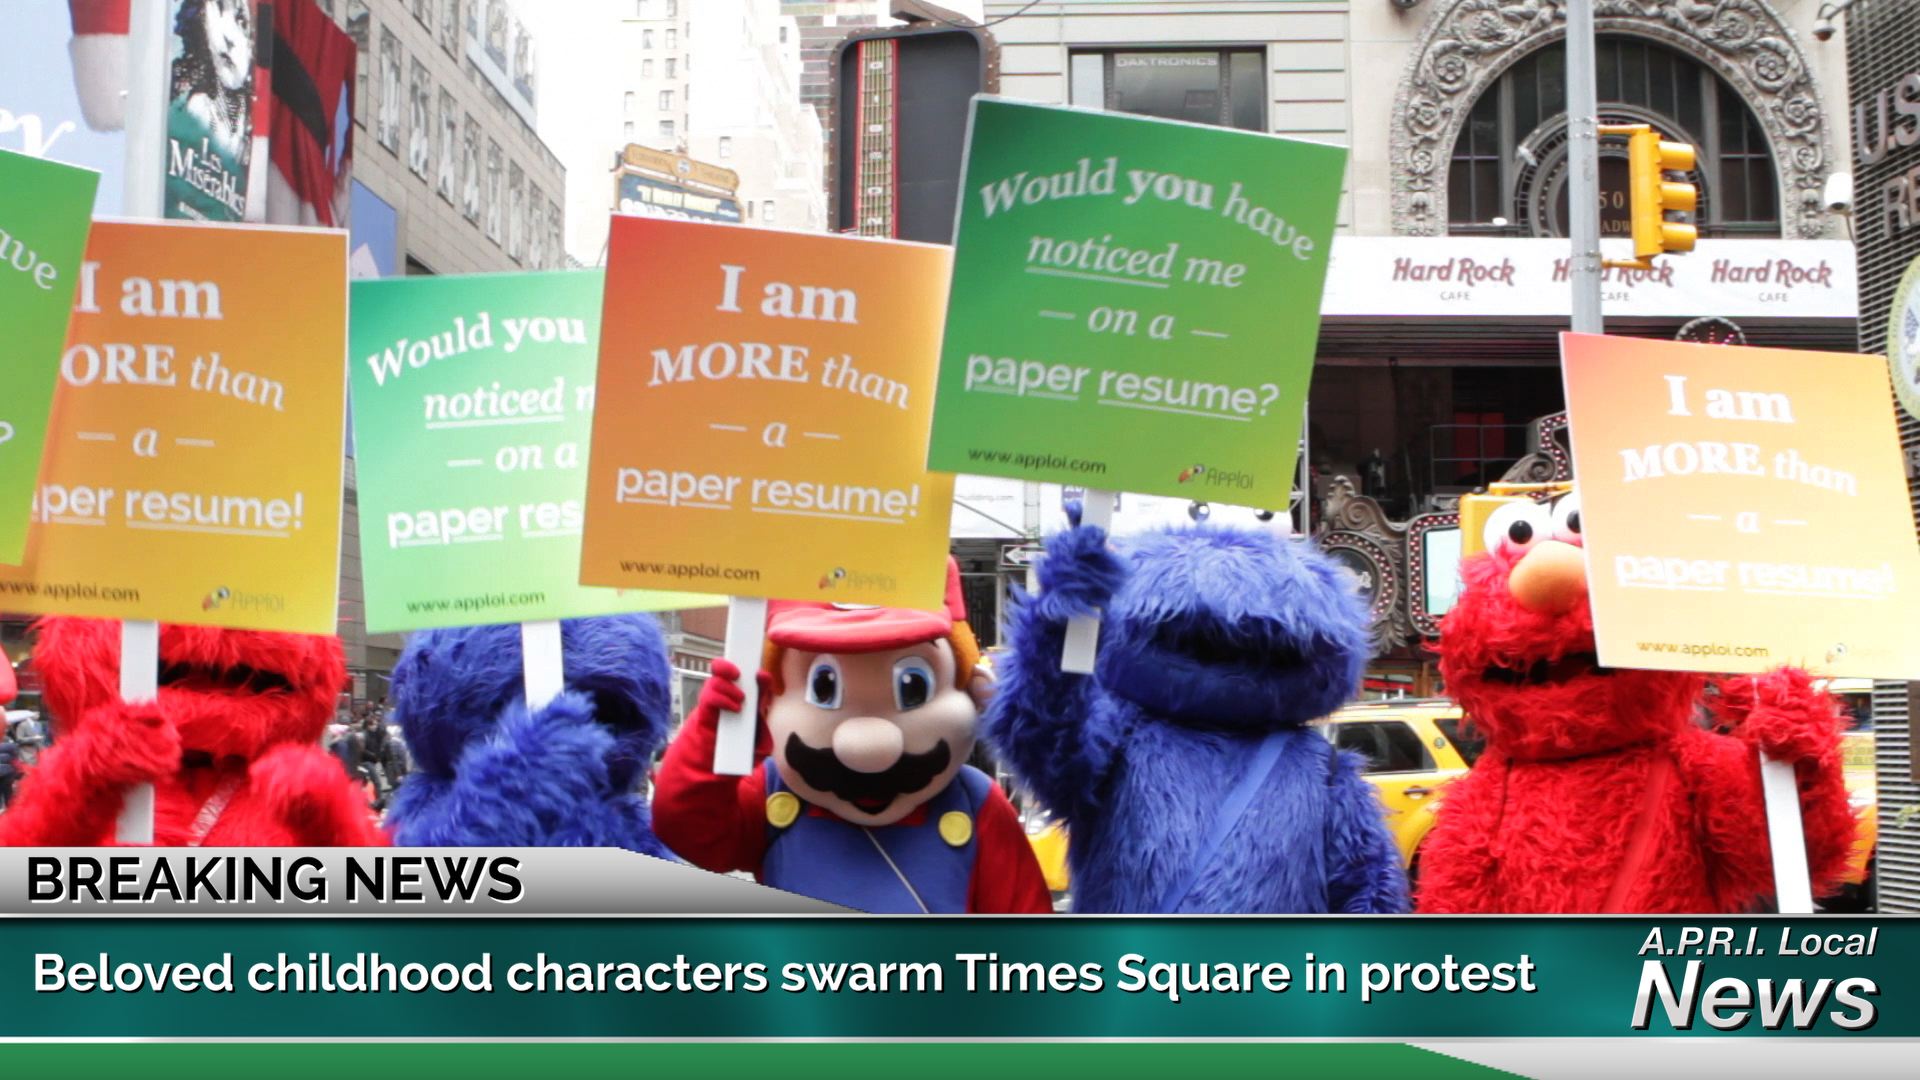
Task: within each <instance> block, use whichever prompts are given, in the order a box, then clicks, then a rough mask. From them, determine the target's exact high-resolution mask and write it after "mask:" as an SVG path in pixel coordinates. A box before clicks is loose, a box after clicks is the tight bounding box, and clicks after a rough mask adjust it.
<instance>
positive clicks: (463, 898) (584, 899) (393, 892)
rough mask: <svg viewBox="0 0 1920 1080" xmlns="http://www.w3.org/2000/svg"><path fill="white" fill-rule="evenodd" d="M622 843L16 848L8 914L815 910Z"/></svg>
mask: <svg viewBox="0 0 1920 1080" xmlns="http://www.w3.org/2000/svg"><path fill="white" fill-rule="evenodd" d="M843 911H844V909H842V908H839V907H835V906H834V905H831V904H824V903H821V902H820V901H818V900H813V899H810V898H808V897H804V896H798V895H796V894H794V893H789V892H782V891H780V890H778V889H769V888H766V887H765V886H762V885H759V884H756V883H754V882H752V881H747V880H743V879H741V878H736V877H730V876H728V875H725V874H714V873H710V872H708V871H705V870H701V869H699V868H697V867H692V866H686V865H683V864H680V863H673V862H668V861H666V860H664V859H656V858H653V857H651V856H647V855H640V854H637V853H635V852H631V851H623V850H620V849H617V848H13V849H5V850H0V916H17V915H46V916H75V915H80V916H86V915H119V916H126V915H192V916H235V915H283V916H284V915H307V916H327V917H335V916H363V917H387V918H391V917H393V916H410V915H431V916H435V917H446V916H461V915H468V916H496V917H497V916H514V915H525V916H549V915H819V914H833V913H839V912H843Z"/></svg>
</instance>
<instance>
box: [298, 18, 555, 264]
mask: <svg viewBox="0 0 1920 1080" xmlns="http://www.w3.org/2000/svg"><path fill="white" fill-rule="evenodd" d="M321 7H322V8H325V9H327V11H328V12H329V13H330V14H331V15H333V16H334V18H335V19H336V20H337V21H338V22H339V23H340V25H341V26H342V27H343V28H344V29H345V30H346V31H347V33H348V34H350V35H351V36H352V37H353V39H354V42H355V44H356V45H357V46H358V49H359V65H358V76H357V78H358V84H357V86H356V92H355V95H354V121H355V131H354V135H355V139H354V161H353V176H354V179H355V180H356V181H358V182H359V183H360V184H361V185H362V186H364V187H365V188H366V189H367V191H368V192H369V193H371V194H372V195H373V196H374V197H375V198H378V199H379V200H380V201H382V202H384V203H386V204H387V205H388V206H390V207H392V208H393V210H394V211H395V214H396V216H397V219H398V223H397V227H396V230H395V233H396V234H395V236H394V243H395V244H396V245H397V249H398V250H397V252H396V258H397V262H398V265H399V266H400V267H401V268H403V272H405V273H409V274H414V273H429V274H472V273H483V272H488V271H503V270H540V269H550V268H553V267H558V266H560V265H562V259H563V251H562V247H563V245H562V242H561V229H562V224H563V222H564V217H565V211H564V208H565V201H566V170H565V169H564V168H563V167H562V166H561V164H560V159H559V158H558V157H556V156H555V155H554V153H553V151H552V150H550V149H549V148H548V147H547V145H546V143H544V142H542V141H541V139H540V136H539V133H538V130H537V128H536V126H535V120H536V117H537V115H538V113H537V107H538V95H539V79H538V77H537V71H536V65H537V61H538V59H539V55H538V51H537V49H536V47H535V46H536V43H535V41H534V38H533V35H532V34H531V33H530V32H529V31H528V30H527V28H526V26H525V24H524V23H523V22H522V21H521V20H520V17H519V13H518V11H517V10H516V9H515V7H514V6H513V4H511V3H510V2H509V0H322V2H321Z"/></svg>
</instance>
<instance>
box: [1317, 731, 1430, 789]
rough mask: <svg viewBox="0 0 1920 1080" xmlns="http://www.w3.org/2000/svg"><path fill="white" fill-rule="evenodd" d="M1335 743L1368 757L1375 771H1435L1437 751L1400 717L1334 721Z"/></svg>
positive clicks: (1368, 766) (1370, 769) (1369, 771)
mask: <svg viewBox="0 0 1920 1080" xmlns="http://www.w3.org/2000/svg"><path fill="white" fill-rule="evenodd" d="M1333 745H1335V746H1337V747H1339V748H1340V749H1342V750H1351V751H1353V752H1354V753H1356V754H1359V755H1360V756H1361V757H1362V758H1364V759H1365V760H1366V764H1365V766H1364V767H1363V771H1365V772H1366V773H1367V774H1368V775H1372V774H1374V773H1397V772H1431V771H1433V767H1434V766H1433V755H1432V754H1430V753H1428V752H1427V746H1426V744H1425V743H1423V742H1421V741H1420V735H1419V733H1418V732H1416V731H1414V730H1413V727H1412V726H1411V725H1409V724H1407V723H1404V722H1403V721H1399V720H1361V721H1353V722H1347V723H1339V724H1334V725H1333Z"/></svg>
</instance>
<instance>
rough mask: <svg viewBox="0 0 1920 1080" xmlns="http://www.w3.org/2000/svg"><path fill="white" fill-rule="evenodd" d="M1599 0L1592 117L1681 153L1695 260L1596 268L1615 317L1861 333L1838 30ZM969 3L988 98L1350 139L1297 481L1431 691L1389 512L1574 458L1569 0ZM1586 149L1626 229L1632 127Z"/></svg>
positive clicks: (1657, 328)
mask: <svg viewBox="0 0 1920 1080" xmlns="http://www.w3.org/2000/svg"><path fill="white" fill-rule="evenodd" d="M1596 7H1597V11H1598V18H1597V31H1598V46H1599V47H1598V79H1597V83H1598V90H1599V98H1600V105H1601V113H1602V119H1603V121H1607V122H1645V123H1650V124H1652V125H1653V126H1655V127H1656V128H1658V129H1659V130H1660V131H1661V132H1662V133H1663V134H1664V135H1665V136H1666V137H1667V138H1669V139H1673V140H1676V141H1682V142H1689V143H1692V144H1694V145H1695V146H1697V147H1698V148H1699V166H1698V168H1697V169H1696V170H1695V171H1694V174H1693V175H1692V176H1691V177H1690V179H1691V180H1692V181H1693V182H1694V183H1695V184H1696V185H1697V186H1698V187H1699V188H1700V192H1701V199H1700V201H1701V207H1700V212H1699V214H1698V215H1697V220H1698V225H1699V229H1700V235H1701V237H1702V239H1701V241H1700V244H1699V248H1698V250H1697V251H1696V252H1695V253H1694V254H1693V255H1691V256H1687V257H1675V258H1669V259H1663V260H1662V261H1661V264H1660V266H1659V267H1658V268H1657V270H1656V271H1654V272H1652V273H1625V272H1618V271H1615V272H1610V277H1609V279H1608V282H1607V286H1606V306H1607V313H1608V317H1609V320H1608V329H1609V330H1610V331H1611V332H1615V333H1629V334H1641V335H1651V336H1660V337H1672V336H1675V335H1676V334H1677V333H1679V332H1681V331H1682V330H1683V328H1688V327H1689V324H1690V323H1693V321H1694V320H1696V319H1699V318H1703V317H1706V318H1713V319H1716V320H1730V321H1732V322H1733V323H1735V324H1737V327H1736V329H1737V330H1738V331H1739V332H1740V333H1742V334H1744V336H1745V337H1746V339H1747V340H1748V341H1750V342H1751V343H1753V344H1757V345H1781V346H1794V347H1801V348H1814V349H1836V350H1847V351H1851V350H1853V349H1854V348H1855V347H1856V344H1857V343H1856V340H1855V318H1854V316H1855V315H1856V313H1857V306H1856V297H1855V293H1854V258H1853V248H1852V245H1851V244H1850V243H1848V241H1847V237H1848V232H1847V222H1846V220H1845V219H1844V218H1843V217H1841V216H1837V215H1835V214H1832V213H1830V212H1829V211H1828V208H1827V205H1826V202H1825V200H1824V197H1823V192H1824V190H1825V188H1826V186H1827V184H1828V182H1829V180H1830V179H1831V178H1832V177H1833V176H1834V175H1835V174H1836V173H1845V172H1847V170H1848V169H1849V167H1850V166H1849V165H1848V163H1847V160H1846V153H1845V151H1846V147H1847V146H1848V130H1849V129H1848V108H1847V78H1846V70H1845V68H1846V65H1845V43H1844V40H1843V39H1842V38H1831V39H1830V40H1820V39H1819V38H1816V37H1815V35H1813V33H1812V30H1813V28H1814V26H1815V24H1816V22H1817V21H1818V14H1817V7H1818V5H1815V4H1812V3H1805V2H1794V0H1741V2H1740V3H1737V4H1719V5H1704V4H1687V3H1672V2H1662V0H1630V2H1629V0H1620V2H1601V3H1599V4H1597V5H1596ZM986 15H987V17H988V19H989V20H990V21H991V20H994V19H997V18H1005V21H1004V22H999V23H997V24H995V25H994V26H993V27H992V32H993V34H994V35H995V37H996V38H997V39H998V41H999V44H1000V46H1001V69H1000V85H1001V92H1002V93H1003V94H1005V95H1008V96H1011V97H1018V98H1026V99H1030V100H1036V101H1042V102H1048V103H1055V104H1071V105H1075V106H1080V107H1088V108H1097V109H1107V110H1117V111H1124V112H1132V113H1139V114H1145V115H1152V116H1159V117H1165V118H1171V119H1179V120H1186V121H1191V122H1196V123H1204V124H1220V125H1226V126H1232V127H1239V128H1246V129H1250V130H1257V131H1265V132H1271V133H1274V134H1279V135H1286V136H1292V137H1297V138H1302V139H1310V140H1317V141H1324V142H1331V143H1337V144H1340V145H1343V146H1345V147H1347V149H1348V151H1349V155H1350V156H1349V164H1348V170H1347V179H1346V186H1345V191H1344V193H1343V196H1342V199H1341V203H1340V211H1339V235H1338V236H1337V237H1336V240H1335V243H1334V248H1333V253H1332V261H1331V266H1330V269H1329V274H1328V282H1327V290H1326V295H1325V298H1324V300H1323V303H1322V312H1321V315H1322V325H1321V335H1320V343H1319V354H1318V363H1317V364H1316V367H1315V371H1314V375H1313V383H1312V387H1311V392H1310V395H1309V402H1310V404H1309V418H1308V425H1307V440H1306V441H1307V446H1308V448H1309V451H1308V460H1309V465H1310V474H1309V476H1308V477H1307V479H1306V481H1305V483H1304V484H1303V485H1302V486H1303V489H1305V490H1306V491H1307V492H1309V493H1310V494H1308V495H1307V496H1306V500H1307V501H1308V503H1309V504H1310V507H1311V509H1312V511H1313V513H1312V515H1311V516H1312V517H1313V519H1314V520H1315V521H1317V522H1318V525H1317V526H1316V531H1319V532H1321V533H1322V534H1323V542H1325V543H1328V546H1330V547H1332V548H1334V549H1335V553H1336V554H1337V555H1339V556H1341V557H1342V558H1343V559H1345V560H1346V561H1348V562H1349V564H1350V565H1352V566H1353V568H1354V569H1355V570H1356V571H1357V572H1359V573H1360V574H1361V576H1362V578H1363V580H1365V581H1366V582H1368V585H1369V588H1370V589H1371V590H1372V596H1373V598H1374V600H1375V604H1376V614H1377V616H1378V617H1379V618H1380V619H1381V620H1382V621H1383V624H1384V625H1383V628H1382V635H1381V644H1382V648H1383V650H1384V651H1385V653H1386V655H1387V659H1386V660H1384V661H1383V667H1384V668H1385V670H1386V671H1387V672H1388V673H1391V674H1393V675H1394V676H1395V677H1396V678H1398V679H1403V680H1405V682H1404V685H1407V686H1410V687H1424V686H1428V685H1430V679H1429V678H1428V677H1429V676H1430V675H1431V669H1430V667H1429V666H1427V665H1426V664H1424V663H1423V662H1422V661H1421V660H1420V659H1419V658H1418V657H1419V654H1418V653H1417V651H1416V649H1417V646H1418V643H1419V640H1420V639H1421V638H1422V637H1426V636H1430V634H1431V633H1432V626H1433V624H1432V619H1431V617H1430V613H1429V612H1427V611H1426V610H1424V608H1423V606H1422V605H1423V603H1424V601H1423V599H1422V596H1423V594H1424V591H1425V590H1424V585H1425V584H1426V582H1424V581H1423V580H1421V577H1422V576H1425V569H1426V563H1425V562H1424V561H1423V560H1422V559H1421V558H1419V557H1418V556H1416V557H1413V558H1409V557H1408V542H1409V534H1408V532H1407V526H1408V524H1409V523H1410V522H1413V521H1416V520H1418V519H1422V518H1423V517H1428V516H1430V515H1440V516H1442V517H1444V516H1445V515H1446V514H1447V513H1448V512H1449V511H1450V509H1451V507H1452V505H1453V503H1454V501H1455V500H1457V498H1458V496H1459V495H1460V494H1461V493H1463V492H1465V491H1469V490H1472V489H1473V488H1474V487H1476V486H1479V485H1481V484H1484V483H1486V482H1488V481H1490V480H1495V479H1499V478H1500V477H1501V476H1502V475H1505V474H1507V473H1508V472H1510V471H1512V470H1515V469H1536V470H1537V469H1548V470H1549V471H1550V470H1551V469H1553V468H1559V467H1564V458H1565V454H1564V445H1563V444H1562V442H1561V440H1562V439H1563V438H1564V436H1563V435H1562V434H1559V433H1560V432H1562V431H1563V428H1561V427H1558V426H1555V425H1553V424H1547V425H1545V426H1536V425H1535V424H1534V421H1536V420H1538V419H1540V418H1542V417H1549V416H1552V415H1553V414H1556V413H1558V412H1560V411H1561V410H1562V409H1563V407H1564V399H1563V396H1562V390H1561V385H1560V374H1559V368H1558V345H1557V339H1556V334H1557V332H1558V331H1559V330H1560V329H1563V328H1564V327H1565V326H1566V320H1567V318H1568V316H1569V313H1570V294H1569V290H1568V284H1567V277H1566V274H1567V265H1566V264H1567V257H1568V255H1569V254H1570V252H1569V250H1568V244H1567V241H1566V240H1565V239H1562V238H1563V237H1564V236H1565V235H1566V225H1567V222H1566V217H1567V211H1566V199H1567V127H1566V117H1565V66H1564V58H1565V18H1564V16H1565V10H1564V6H1563V4H1562V3H1560V2H1557V0H1540V2H1535V3H1516V4H1501V5H1493V4H1486V3H1482V2H1479V0H1401V2H1395V3H1384V2H1366V3H1349V2H1345V0H1166V2H1147V0H1083V2H1072V3H1057V2H1056V3H1041V4H1038V5H1035V6H1033V7H1031V8H1027V7H1026V5H1024V4H1022V3H1015V2H1011V0H996V2H992V3H988V4H987V5H986ZM1601 153H1602V161H1601V173H1602V176H1601V179H1602V187H1603V190H1604V191H1605V192H1606V195H1605V198H1604V199H1603V204H1604V205H1603V207H1602V224H1603V230H1604V232H1605V234H1606V235H1608V236H1615V237H1618V236H1623V235H1624V233H1625V230H1626V227H1627V214H1626V205H1625V199H1624V198H1623V197H1621V196H1622V195H1623V192H1622V186H1623V185H1622V184H1621V182H1620V181H1621V178H1622V177H1623V176H1624V172H1625V154H1626V148H1625V144H1624V142H1623V141H1621V142H1615V141H1613V140H1610V139H1609V140H1605V141H1603V143H1602V148H1601ZM1712 327H1713V331H1714V332H1731V331H1729V330H1728V329H1727V328H1726V326H1725V325H1724V324H1723V323H1720V322H1717V321H1716V322H1714V323H1713V324H1712ZM1687 332H1689V333H1695V332H1699V327H1698V325H1696V326H1695V327H1693V328H1689V329H1688V330H1687ZM1422 524H1423V525H1431V524H1432V521H1431V520H1427V521H1424V522H1422ZM1330 532H1331V533H1337V534H1339V535H1337V536H1331V537H1329V536H1327V535H1325V534H1327V533H1330ZM1342 545H1347V546H1344V547H1343V546H1342ZM1396 666H1397V670H1396Z"/></svg>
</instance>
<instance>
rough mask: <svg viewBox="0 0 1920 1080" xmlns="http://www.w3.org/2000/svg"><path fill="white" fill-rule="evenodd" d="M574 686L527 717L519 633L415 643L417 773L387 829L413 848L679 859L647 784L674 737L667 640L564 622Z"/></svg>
mask: <svg viewBox="0 0 1920 1080" xmlns="http://www.w3.org/2000/svg"><path fill="white" fill-rule="evenodd" d="M561 642H562V644H561V648H562V655H563V659H564V664H565V667H566V690H565V692H563V693H562V694H561V695H560V696H559V697H557V698H555V699H554V700H553V701H551V702H549V703H547V705H546V706H544V707H543V708H540V709H537V710H535V711H533V712H532V713H529V712H528V711H527V706H526V692H525V685H524V676H523V673H522V670H521V659H520V656H521V653H520V628H519V626H517V625H509V626H474V627H462V628H459V629H452V630H427V631H422V632H420V633H416V634H414V635H413V636H412V637H411V638H410V639H409V640H408V641H407V647H406V650H405V651H404V652H402V653H401V655H400V662H399V663H398V664H397V665H396V666H395V667H394V671H393V700H394V717H395V719H396V720H397V721H398V722H399V724H400V727H401V730H402V731H403V732H404V733H405V735H406V741H407V749H408V751H409V752H410V753H411V754H412V755H413V760H414V771H413V772H411V773H409V774H408V775H407V778H406V780H405V781H404V782H403V783H402V784H401V785H400V789H399V791H398V792H397V793H396V794H395V796H394V801H393V809H392V810H391V811H390V812H389V813H388V815H387V824H388V826H389V827H390V828H391V829H392V831H393V840H394V843H396V844H401V845H405V846H409V847H430V846H468V845H505V846H531V847H622V848H628V849H631V850H633V851H638V852H642V853H644V854H647V855H658V856H661V857H663V858H672V857H673V856H672V855H671V854H669V853H668V851H667V849H666V847H665V846H664V845H663V844H661V843H660V841H659V839H658V838H656V837H655V836H654V835H653V822H652V818H651V815H650V813H649V811H648V808H647V803H646V800H645V798H643V797H642V796H641V794H640V792H639V787H640V782H641V781H642V780H643V779H644V778H645V776H646V773H647V769H648V767H649V765H650V764H651V763H652V761H653V756H654V753H655V752H656V751H657V750H659V749H660V746H661V745H662V744H663V743H664V742H666V738H667V724H668V713H669V711H670V709H671V697H670V695H669V692H668V689H667V685H668V684H667V680H668V678H669V677H670V674H671V668H670V667H669V666H668V663H667V648H666V641H665V639H664V638H663V637H662V636H661V633H660V626H659V624H658V623H657V622H656V621H655V620H654V618H653V617H652V616H650V615H608V616H601V617H598V618H592V619H569V620H566V621H565V622H563V623H561Z"/></svg>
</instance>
